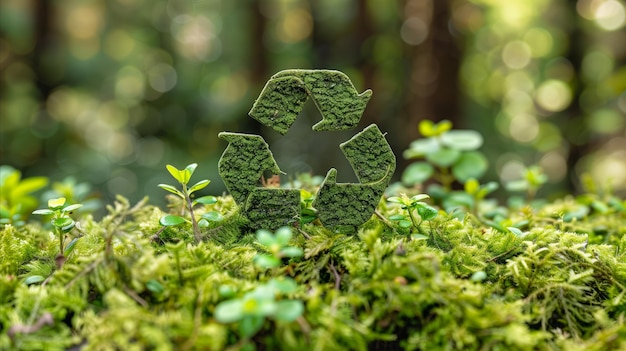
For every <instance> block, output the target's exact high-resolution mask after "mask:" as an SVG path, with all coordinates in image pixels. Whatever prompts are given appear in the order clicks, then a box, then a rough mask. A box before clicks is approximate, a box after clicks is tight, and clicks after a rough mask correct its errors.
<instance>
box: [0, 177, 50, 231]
mask: <svg viewBox="0 0 626 351" xmlns="http://www.w3.org/2000/svg"><path fill="white" fill-rule="evenodd" d="M46 185H48V178H46V177H30V178H25V179H22V172H20V171H18V170H17V169H15V168H13V167H11V166H5V165H3V166H0V225H2V224H12V225H14V226H16V227H20V226H23V225H24V224H25V221H26V219H27V216H28V214H30V212H31V211H33V210H34V209H35V208H37V206H38V205H39V201H38V200H37V198H36V197H34V196H32V195H31V194H32V193H34V192H36V191H37V190H40V189H42V188H44V187H45V186H46Z"/></svg>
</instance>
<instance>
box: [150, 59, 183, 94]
mask: <svg viewBox="0 0 626 351" xmlns="http://www.w3.org/2000/svg"><path fill="white" fill-rule="evenodd" d="M148 80H149V82H150V86H151V87H152V89H154V90H156V91H158V92H160V93H165V92H167V91H169V90H171V89H172V88H174V86H175V85H176V81H177V74H176V70H175V69H174V68H173V67H172V66H170V65H168V64H165V63H160V64H157V65H156V66H154V67H152V68H150V70H149V71H148Z"/></svg>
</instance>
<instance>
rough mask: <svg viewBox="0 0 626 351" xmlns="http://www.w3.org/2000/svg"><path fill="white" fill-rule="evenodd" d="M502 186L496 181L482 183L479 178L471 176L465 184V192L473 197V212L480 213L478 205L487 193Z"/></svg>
mask: <svg viewBox="0 0 626 351" xmlns="http://www.w3.org/2000/svg"><path fill="white" fill-rule="evenodd" d="M499 187H500V186H499V185H498V183H496V182H489V183H487V184H480V183H479V182H478V180H476V179H474V178H471V179H469V180H468V181H467V182H465V184H464V189H465V192H466V193H467V194H468V195H470V196H471V197H472V208H471V210H472V212H473V213H474V214H475V215H477V214H478V206H479V204H480V202H481V201H482V200H484V199H485V197H486V196H487V195H489V194H490V193H492V192H494V191H496V190H498V188H499Z"/></svg>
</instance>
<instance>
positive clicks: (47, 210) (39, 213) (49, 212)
mask: <svg viewBox="0 0 626 351" xmlns="http://www.w3.org/2000/svg"><path fill="white" fill-rule="evenodd" d="M53 213H54V211H52V210H49V209H47V208H44V209H41V210H34V211H33V214H36V215H44V216H46V215H51V214H53Z"/></svg>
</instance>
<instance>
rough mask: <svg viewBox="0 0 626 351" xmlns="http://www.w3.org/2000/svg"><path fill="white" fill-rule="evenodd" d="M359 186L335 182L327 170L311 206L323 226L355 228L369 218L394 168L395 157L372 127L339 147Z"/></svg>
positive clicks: (377, 130) (331, 171) (378, 132)
mask: <svg viewBox="0 0 626 351" xmlns="http://www.w3.org/2000/svg"><path fill="white" fill-rule="evenodd" d="M340 148H341V151H342V152H343V154H344V155H345V156H346V158H347V159H348V161H349V162H350V165H351V166H352V169H353V170H354V172H355V173H356V175H357V178H358V179H359V182H360V183H356V184H355V183H339V184H338V183H337V182H336V178H337V170H335V169H334V168H332V169H330V170H329V171H328V173H327V175H326V178H325V179H324V182H323V183H322V186H321V188H320V190H319V191H318V193H317V196H316V198H315V201H314V202H313V204H312V205H313V207H315V208H316V209H317V210H318V215H319V219H320V221H321V222H322V223H323V224H324V226H326V227H328V228H331V229H335V228H338V227H342V226H353V227H357V226H360V225H361V224H363V223H365V222H366V221H367V220H369V219H370V217H371V216H372V214H373V213H374V211H375V209H376V206H377V205H378V202H379V201H380V198H381V196H382V195H383V193H384V192H385V189H386V188H387V185H389V181H390V180H391V177H392V176H393V172H394V171H395V168H396V157H395V155H394V154H393V151H392V150H391V147H390V146H389V143H387V140H386V139H385V136H384V135H383V134H382V133H381V132H380V129H378V127H377V126H376V125H375V124H372V125H370V126H368V127H367V128H365V129H364V130H363V131H361V132H360V133H358V134H356V135H355V136H353V137H352V138H351V139H350V140H348V141H346V142H345V143H343V144H341V145H340Z"/></svg>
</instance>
